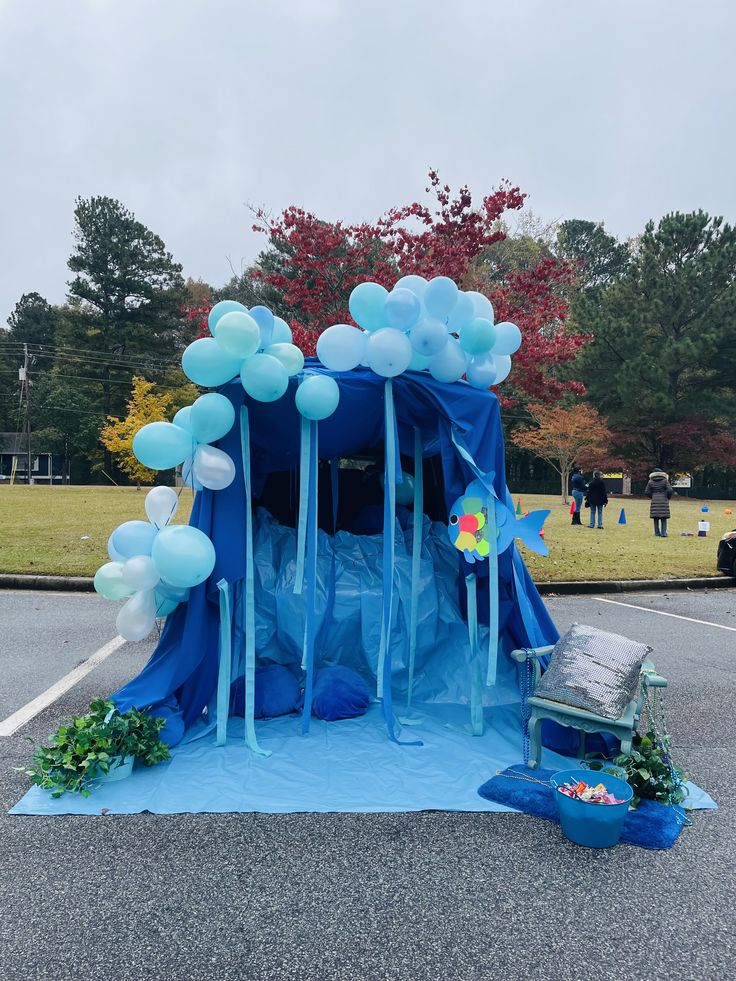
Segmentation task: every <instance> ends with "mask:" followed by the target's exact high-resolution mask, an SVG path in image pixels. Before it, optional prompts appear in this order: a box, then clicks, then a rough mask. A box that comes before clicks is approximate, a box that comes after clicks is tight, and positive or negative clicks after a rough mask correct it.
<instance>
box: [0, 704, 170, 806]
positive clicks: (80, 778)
mask: <svg viewBox="0 0 736 981" xmlns="http://www.w3.org/2000/svg"><path fill="white" fill-rule="evenodd" d="M165 724H166V723H165V720H164V719H159V718H154V716H152V715H149V714H148V712H145V711H142V710H140V709H135V708H133V709H129V710H128V711H127V712H119V711H118V709H117V708H116V707H115V704H114V703H113V702H111V701H107V700H105V699H97V700H96V701H94V702H92V703H91V704H90V707H89V712H88V713H87V714H85V715H80V716H73V717H72V719H71V722H68V723H66V724H64V725H61V726H59V728H58V729H57V730H56V732H55V733H54V735H53V736H52V737H51V745H50V746H36V749H35V752H34V754H33V760H32V763H31V766H30V767H29V768H27V769H26V768H25V767H18V768H17V769H19V770H20V771H21V772H24V773H25V774H26V775H27V776H29V777H30V778H31V779H32V780H33V782H34V783H35V784H36V785H37V786H39V787H41V788H42V789H44V790H50V791H51V796H52V797H61V795H62V794H64V793H67V792H68V793H75V794H81V796H82V797H89V795H90V792H91V791H92V790H93V789H94V787H95V785H96V783H98V782H99V781H100V780H101V778H102V777H104V776H105V774H106V773H108V771H109V770H110V768H111V767H113V766H114V765H117V763H118V761H119V760H120V759H124V758H125V757H126V756H135V757H136V758H137V759H140V760H142V761H143V763H144V764H145V765H146V766H153V765H154V764H156V763H162V762H163V761H164V760H167V759H169V747H168V746H167V745H166V743H165V742H164V741H163V740H162V739H161V737H160V733H161V730H162V729H163V727H164V725H165Z"/></svg>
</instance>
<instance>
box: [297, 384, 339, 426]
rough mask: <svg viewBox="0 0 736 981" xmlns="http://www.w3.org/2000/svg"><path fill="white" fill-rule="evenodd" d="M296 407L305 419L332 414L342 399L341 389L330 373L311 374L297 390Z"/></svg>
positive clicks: (325, 416)
mask: <svg viewBox="0 0 736 981" xmlns="http://www.w3.org/2000/svg"><path fill="white" fill-rule="evenodd" d="M295 401H296V407H297V409H298V410H299V412H301V414H302V415H303V416H304V418H305V419H312V420H314V421H319V420H320V419H326V418H327V417H328V416H331V415H332V413H333V412H334V411H335V409H336V408H337V405H338V403H339V401H340V389H339V388H338V385H337V382H336V381H335V379H334V378H330V376H329V375H309V376H308V377H307V378H305V379H304V381H303V382H302V383H301V385H300V386H299V388H297V390H296V399H295Z"/></svg>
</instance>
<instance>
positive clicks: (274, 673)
mask: <svg viewBox="0 0 736 981" xmlns="http://www.w3.org/2000/svg"><path fill="white" fill-rule="evenodd" d="M300 704H301V692H300V689H299V682H298V681H297V680H296V678H295V677H294V675H293V674H292V673H291V671H289V669H288V668H285V667H284V666H283V664H262V665H260V666H259V667H257V668H256V677H255V704H254V711H253V715H254V716H255V718H256V719H272V718H274V717H275V716H277V715H288V714H289V713H290V712H295V711H296V710H297V709H298V708H299V707H300ZM230 714H231V715H241V716H242V715H244V714H245V682H244V680H243V678H242V676H241V677H240V678H237V679H236V680H235V681H234V682H233V684H232V686H231V688H230Z"/></svg>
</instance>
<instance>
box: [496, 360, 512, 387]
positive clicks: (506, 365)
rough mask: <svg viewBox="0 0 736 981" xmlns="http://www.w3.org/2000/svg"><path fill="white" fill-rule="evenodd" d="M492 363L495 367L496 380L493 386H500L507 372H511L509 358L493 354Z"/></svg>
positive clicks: (507, 374) (506, 376)
mask: <svg viewBox="0 0 736 981" xmlns="http://www.w3.org/2000/svg"><path fill="white" fill-rule="evenodd" d="M493 361H494V364H495V366H496V380H495V381H494V383H493V384H494V385H500V384H501V382H502V381H505V380H506V379H507V378H508V376H509V372H510V371H511V358H510V357H509V356H508V354H494V355H493Z"/></svg>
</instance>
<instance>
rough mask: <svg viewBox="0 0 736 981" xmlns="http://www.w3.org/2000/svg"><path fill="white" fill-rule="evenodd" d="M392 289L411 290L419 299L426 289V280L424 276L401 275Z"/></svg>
mask: <svg viewBox="0 0 736 981" xmlns="http://www.w3.org/2000/svg"><path fill="white" fill-rule="evenodd" d="M394 289H395V290H396V289H402V290H411V291H412V293H413V294H414V296H416V297H418V298H419V299H420V300H421V299H422V297H423V296H424V293H425V291H426V289H427V280H426V279H425V278H424V276H402V277H401V279H399V280H398V281H397V283H396V285H395V286H394Z"/></svg>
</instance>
